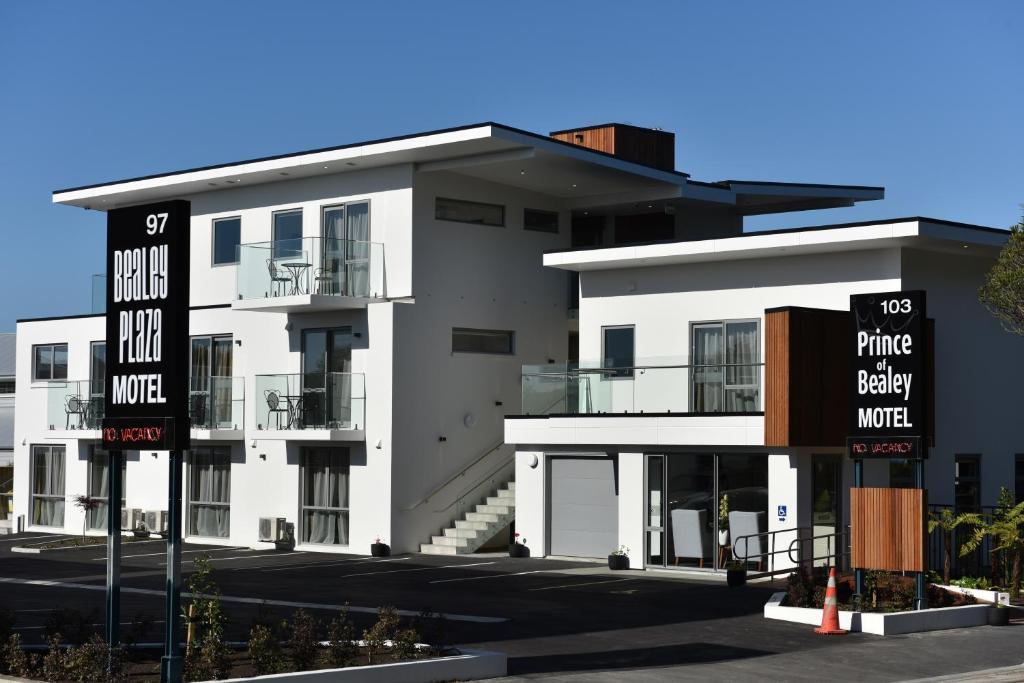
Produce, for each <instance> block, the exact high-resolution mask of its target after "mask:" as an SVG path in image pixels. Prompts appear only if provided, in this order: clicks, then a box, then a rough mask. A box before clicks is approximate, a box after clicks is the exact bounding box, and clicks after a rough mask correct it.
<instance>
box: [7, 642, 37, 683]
mask: <svg viewBox="0 0 1024 683" xmlns="http://www.w3.org/2000/svg"><path fill="white" fill-rule="evenodd" d="M0 671H2V672H3V673H7V674H10V675H12V676H17V677H19V678H30V677H31V676H32V661H31V660H30V659H29V656H28V655H27V654H25V650H24V649H22V647H21V634H18V633H12V634H11V635H9V636H8V637H7V640H6V641H4V645H3V649H2V650H0Z"/></svg>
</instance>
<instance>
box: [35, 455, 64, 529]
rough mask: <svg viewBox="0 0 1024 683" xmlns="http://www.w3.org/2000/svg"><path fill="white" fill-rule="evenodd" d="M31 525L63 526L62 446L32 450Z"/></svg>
mask: <svg viewBox="0 0 1024 683" xmlns="http://www.w3.org/2000/svg"><path fill="white" fill-rule="evenodd" d="M32 524H33V525H34V526H52V527H63V526H64V446H32Z"/></svg>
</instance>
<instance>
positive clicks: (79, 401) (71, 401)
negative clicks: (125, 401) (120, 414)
mask: <svg viewBox="0 0 1024 683" xmlns="http://www.w3.org/2000/svg"><path fill="white" fill-rule="evenodd" d="M43 390H44V391H45V392H46V424H47V429H48V430H49V431H51V432H55V433H57V432H59V433H60V434H61V435H62V436H63V437H64V438H79V439H98V438H99V437H100V421H101V420H102V419H103V384H102V383H98V382H97V383H95V384H93V383H92V382H89V381H87V380H81V381H54V382H49V383H47V384H46V386H45V387H44V388H43ZM55 436H56V434H55Z"/></svg>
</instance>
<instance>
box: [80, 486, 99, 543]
mask: <svg viewBox="0 0 1024 683" xmlns="http://www.w3.org/2000/svg"><path fill="white" fill-rule="evenodd" d="M99 506H100V501H98V500H96V499H95V498H90V497H89V496H75V507H76V508H78V509H79V510H81V511H82V512H83V513H85V518H84V519H83V520H82V540H83V541H84V540H85V530H86V529H87V528H88V526H89V513H90V512H92V511H93V510H95V509H96V508H98V507H99Z"/></svg>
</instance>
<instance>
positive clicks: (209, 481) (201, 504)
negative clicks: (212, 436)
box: [188, 447, 231, 538]
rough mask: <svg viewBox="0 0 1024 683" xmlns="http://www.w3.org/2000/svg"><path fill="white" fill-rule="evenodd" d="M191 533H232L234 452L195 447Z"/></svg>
mask: <svg viewBox="0 0 1024 683" xmlns="http://www.w3.org/2000/svg"><path fill="white" fill-rule="evenodd" d="M189 458H190V462H189V484H188V533H189V535H190V536H205V537H208V538H227V537H228V536H229V535H230V534H231V449H230V448H228V447H218V448H194V449H192V451H191V453H189Z"/></svg>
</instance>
